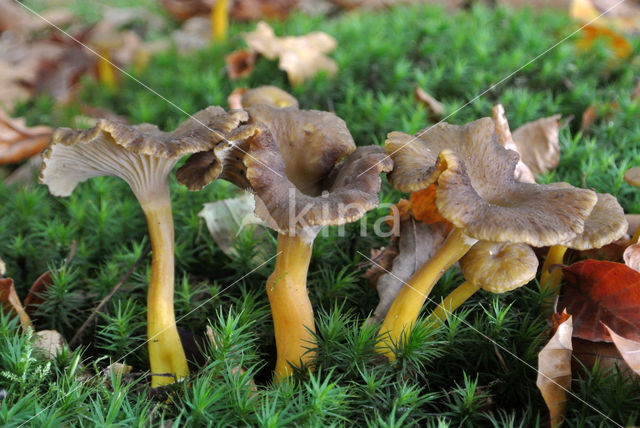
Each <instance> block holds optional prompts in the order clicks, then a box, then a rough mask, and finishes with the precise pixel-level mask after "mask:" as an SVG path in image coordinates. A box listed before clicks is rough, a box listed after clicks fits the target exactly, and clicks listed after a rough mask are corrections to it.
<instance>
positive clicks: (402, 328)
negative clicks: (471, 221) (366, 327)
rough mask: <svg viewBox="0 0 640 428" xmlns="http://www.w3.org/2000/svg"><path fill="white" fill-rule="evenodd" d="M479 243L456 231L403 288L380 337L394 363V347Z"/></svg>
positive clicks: (456, 229)
mask: <svg viewBox="0 0 640 428" xmlns="http://www.w3.org/2000/svg"><path fill="white" fill-rule="evenodd" d="M476 242H477V240H476V239H473V238H470V237H468V236H466V235H465V234H464V233H463V231H462V229H460V228H454V229H453V230H452V231H451V232H450V233H449V236H447V239H446V240H445V241H444V243H443V245H442V247H441V248H440V250H438V252H437V253H436V254H435V256H434V257H433V258H431V259H430V260H429V261H427V262H426V263H425V264H423V265H422V266H421V267H420V268H419V269H418V270H417V271H416V272H415V273H414V274H413V275H412V276H411V278H409V280H408V281H407V283H406V284H405V285H404V286H403V287H402V289H401V290H400V293H398V296H397V297H396V298H395V300H394V301H393V303H392V304H391V307H390V308H389V312H387V316H386V317H385V319H384V322H383V323H382V327H381V328H380V332H379V333H378V336H379V337H380V338H381V339H382V341H383V342H384V343H385V346H384V347H382V349H380V351H381V352H382V353H383V354H384V355H386V356H387V357H388V358H389V360H390V361H393V360H395V354H394V352H393V349H394V345H395V346H402V343H401V340H404V339H406V336H407V335H408V334H409V332H410V331H411V328H412V327H413V325H414V324H415V322H416V320H417V319H418V315H419V314H420V309H421V308H422V306H423V305H424V302H425V300H427V297H429V293H431V290H432V289H433V287H434V286H435V284H436V283H437V282H438V280H439V279H440V278H441V277H442V275H443V274H444V273H445V272H446V271H447V270H448V269H449V268H450V267H451V266H453V264H454V263H456V262H457V261H458V260H459V259H460V258H461V257H462V256H464V255H465V254H466V253H467V251H469V249H470V248H471V247H472V246H473V244H475V243H476Z"/></svg>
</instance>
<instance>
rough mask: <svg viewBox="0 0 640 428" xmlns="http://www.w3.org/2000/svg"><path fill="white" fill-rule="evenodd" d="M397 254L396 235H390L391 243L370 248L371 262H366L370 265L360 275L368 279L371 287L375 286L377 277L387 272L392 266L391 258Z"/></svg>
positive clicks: (393, 258)
mask: <svg viewBox="0 0 640 428" xmlns="http://www.w3.org/2000/svg"><path fill="white" fill-rule="evenodd" d="M397 256H398V237H397V236H392V237H391V244H389V245H387V246H386V247H382V248H378V249H376V248H372V249H371V256H370V257H369V258H370V259H371V260H373V261H372V262H368V263H366V264H368V265H370V267H369V269H367V270H366V272H365V273H363V274H362V277H363V278H364V279H366V280H368V281H369V284H370V285H371V286H372V287H375V286H376V284H377V282H378V279H379V278H380V277H381V276H382V275H384V274H385V273H387V272H389V271H390V270H391V268H392V267H393V260H395V258H396V257H397Z"/></svg>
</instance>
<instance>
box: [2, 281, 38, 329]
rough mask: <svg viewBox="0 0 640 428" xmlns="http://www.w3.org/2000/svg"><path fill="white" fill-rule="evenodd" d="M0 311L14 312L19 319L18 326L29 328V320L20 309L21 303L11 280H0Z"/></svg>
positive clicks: (21, 308) (22, 309)
mask: <svg viewBox="0 0 640 428" xmlns="http://www.w3.org/2000/svg"><path fill="white" fill-rule="evenodd" d="M0 309H4V311H6V312H12V311H14V312H15V314H16V315H18V317H20V324H22V327H23V328H28V327H31V325H32V324H31V319H30V318H29V315H27V313H26V312H25V310H24V308H23V307H22V302H21V301H20V298H19V297H18V294H17V293H16V289H15V287H14V286H13V280H12V279H11V278H0Z"/></svg>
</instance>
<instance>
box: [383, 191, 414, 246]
mask: <svg viewBox="0 0 640 428" xmlns="http://www.w3.org/2000/svg"><path fill="white" fill-rule="evenodd" d="M410 217H411V202H409V201H408V200H407V199H400V200H399V201H398V202H397V203H395V204H393V205H392V206H391V208H390V209H389V215H388V216H387V219H386V220H385V223H387V226H389V229H391V233H392V236H394V237H395V236H400V223H402V222H403V221H405V220H409V218H410Z"/></svg>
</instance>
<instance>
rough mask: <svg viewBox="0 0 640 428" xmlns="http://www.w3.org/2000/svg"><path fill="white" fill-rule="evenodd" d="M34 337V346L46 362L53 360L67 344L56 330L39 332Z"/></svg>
mask: <svg viewBox="0 0 640 428" xmlns="http://www.w3.org/2000/svg"><path fill="white" fill-rule="evenodd" d="M35 337H36V342H35V344H34V346H35V347H36V348H39V349H40V351H41V352H42V354H43V356H44V357H45V358H46V359H47V360H53V359H54V358H55V357H56V355H57V354H58V353H59V352H60V351H62V348H63V346H64V345H66V343H67V341H66V340H65V339H64V337H63V336H62V335H61V334H60V333H59V332H58V331H57V330H40V331H37V332H36V333H35Z"/></svg>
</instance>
